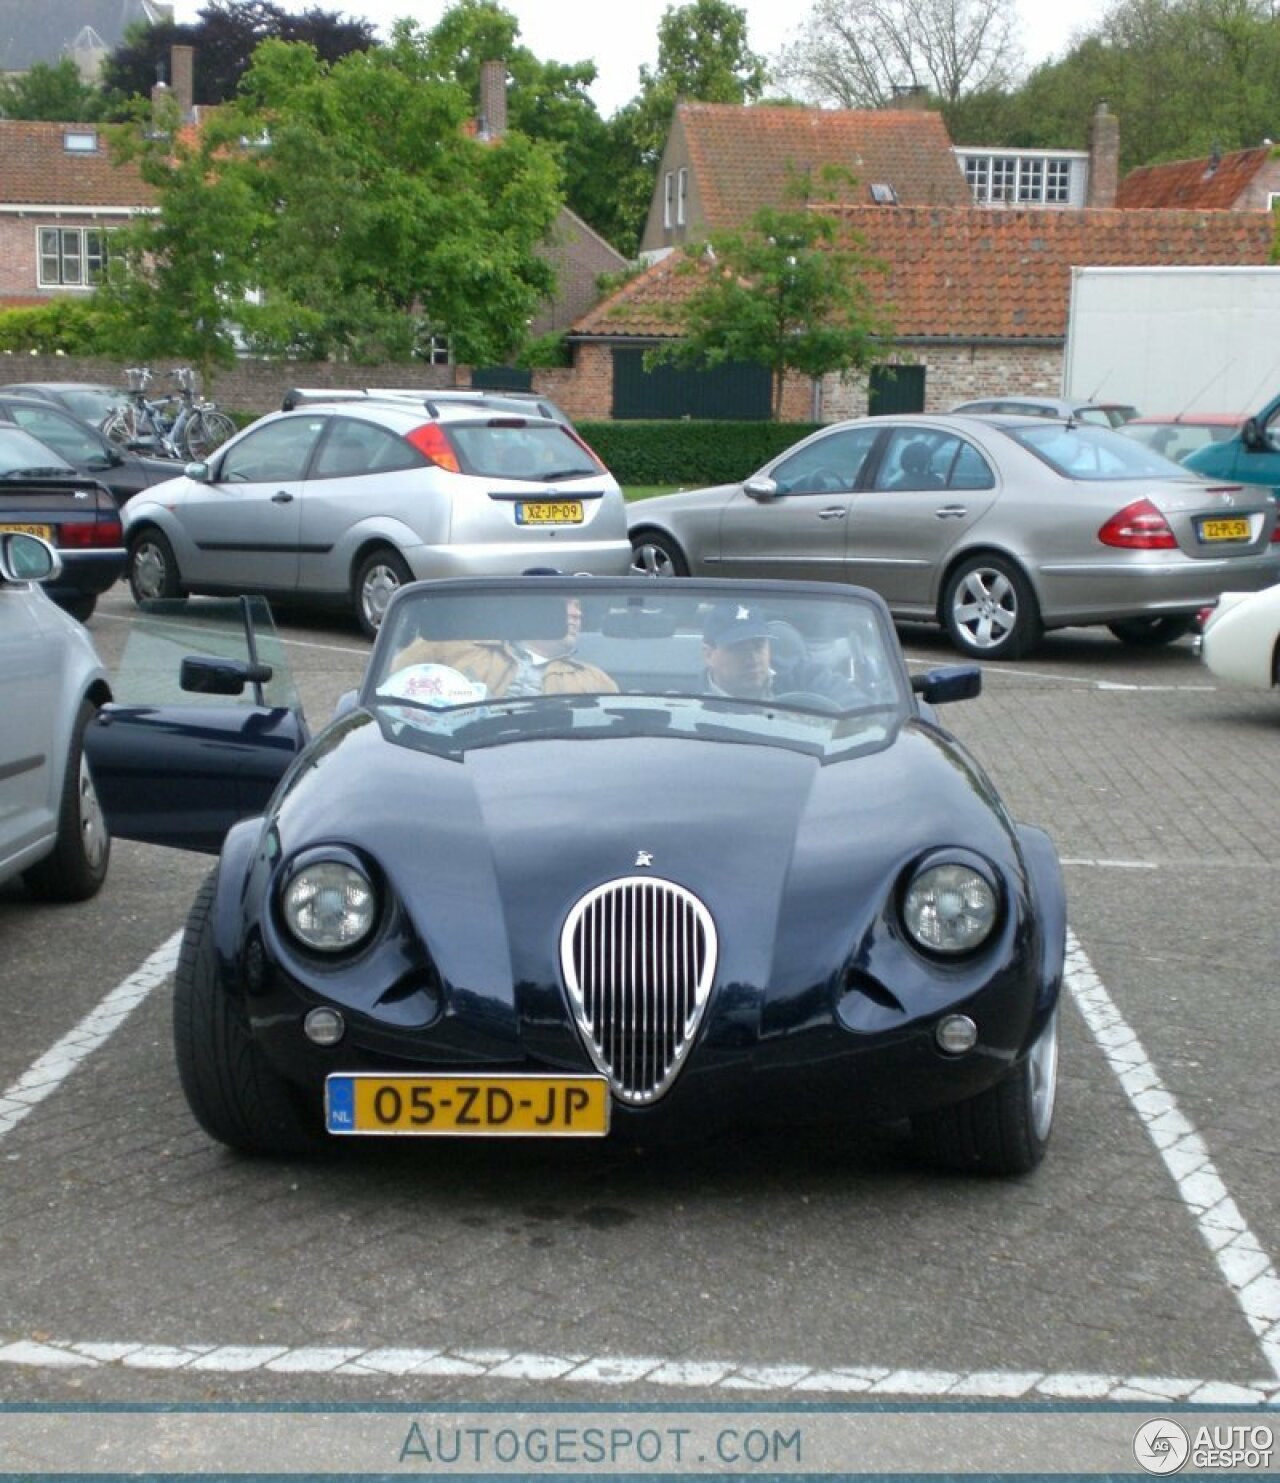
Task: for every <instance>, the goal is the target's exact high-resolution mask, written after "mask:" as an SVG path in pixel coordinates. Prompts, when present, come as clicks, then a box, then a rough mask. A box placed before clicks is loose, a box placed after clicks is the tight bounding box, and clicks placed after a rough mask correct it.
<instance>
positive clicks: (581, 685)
mask: <svg viewBox="0 0 1280 1483" xmlns="http://www.w3.org/2000/svg"><path fill="white" fill-rule="evenodd" d="M581 629H582V604H581V603H580V602H579V601H578V599H577V598H576V597H571V598H569V599H568V600H567V601H566V603H565V631H564V634H563V636H562V637H560V638H553V639H547V638H537V639H533V638H527V639H425V638H418V639H414V640H413V642H412V643H410V644H407V645H406V646H405V647H404V648H403V649H401V650H400V652H399V653H398V654H397V655H396V656H395V658H394V659H393V660H392V663H391V668H392V669H393V670H396V669H404V668H405V667H406V666H407V665H411V664H444V665H448V666H449V667H450V668H452V669H456V670H459V671H460V672H461V673H462V674H464V675H465V676H466V677H467V679H469V680H474V681H477V682H479V683H480V684H482V685H483V686H484V687H485V694H486V695H487V696H491V697H495V698H496V697H507V698H515V697H518V696H522V695H591V694H599V693H602V692H603V693H605V694H610V695H612V694H615V693H616V692H617V689H618V686H617V684H616V682H615V681H614V680H613V679H612V677H611V676H609V675H607V674H606V673H605V672H604V670H602V669H599V668H597V666H596V665H594V664H588V663H587V662H586V661H585V660H583V659H576V658H575V657H574V650H575V649H576V648H577V646H578V634H579V633H580V631H581Z"/></svg>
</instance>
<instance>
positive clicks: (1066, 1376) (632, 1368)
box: [0, 1338, 1280, 1406]
mask: <svg viewBox="0 0 1280 1483" xmlns="http://www.w3.org/2000/svg"><path fill="white" fill-rule="evenodd" d="M0 1365H16V1366H21V1367H24V1368H32V1367H41V1368H46V1369H81V1370H101V1369H109V1368H111V1367H114V1366H120V1367H123V1368H126V1369H133V1370H163V1371H166V1372H168V1373H170V1374H172V1373H175V1372H178V1371H183V1370H189V1371H191V1372H192V1373H195V1374H200V1375H208V1374H223V1375H246V1374H252V1373H254V1372H257V1371H261V1372H263V1373H266V1374H274V1375H279V1374H289V1375H343V1376H347V1377H349V1378H352V1379H370V1378H386V1377H388V1376H392V1377H397V1378H399V1377H404V1376H410V1375H412V1376H417V1377H432V1378H441V1377H450V1378H455V1377H462V1378H465V1379H473V1380H480V1379H486V1380H508V1381H510V1380H526V1381H530V1382H533V1383H538V1382H544V1383H545V1382H548V1381H554V1382H559V1383H562V1384H566V1385H595V1386H610V1387H615V1388H616V1387H622V1386H629V1385H636V1384H639V1383H640V1382H642V1381H643V1382H645V1383H647V1384H649V1385H657V1386H664V1387H666V1388H668V1389H671V1390H694V1391H707V1390H718V1391H728V1392H733V1391H752V1392H756V1393H760V1392H765V1391H769V1392H773V1393H777V1392H779V1391H790V1392H792V1393H794V1394H799V1395H805V1396H813V1395H832V1396H849V1395H864V1396H911V1397H915V1398H917V1399H919V1398H920V1397H929V1398H932V1397H935V1396H945V1397H952V1398H954V1399H966V1400H974V1399H980V1400H1023V1399H1033V1398H1050V1399H1054V1400H1089V1401H1117V1400H1128V1401H1141V1402H1144V1403H1146V1404H1151V1403H1153V1402H1156V1401H1168V1402H1173V1401H1183V1402H1186V1403H1188V1404H1198V1405H1255V1406H1280V1381H1277V1380H1274V1379H1270V1380H1253V1381H1250V1382H1249V1383H1248V1384H1246V1385H1238V1384H1234V1383H1232V1382H1229V1381H1222V1380H1205V1379H1192V1378H1190V1377H1187V1376H1176V1375H1116V1374H1110V1375H1093V1374H1084V1373H1080V1372H1077V1371H1070V1372H1066V1373H1058V1374H1055V1373H1053V1372H1051V1371H1044V1370H1010V1371H1004V1370H971V1371H963V1370H891V1369H888V1368H887V1367H885V1366H883V1365H848V1366H838V1367H836V1368H833V1369H816V1368H813V1367H811V1366H809V1365H744V1364H742V1363H740V1362H739V1361H736V1360H714V1359H706V1360H697V1361H691V1360H680V1361H673V1360H663V1359H656V1358H653V1357H652V1356H647V1357H642V1356H638V1355H636V1356H631V1355H596V1356H594V1357H592V1358H586V1359H584V1358H583V1357H582V1356H581V1355H561V1354H528V1353H521V1352H518V1351H513V1352H511V1353H507V1352H506V1351H504V1350H493V1349H486V1350H483V1351H481V1352H476V1351H472V1350H466V1349H459V1350H448V1349H356V1348H342V1349H334V1348H328V1347H323V1348H322V1347H318V1346H317V1347H311V1346H299V1347H297V1348H292V1349H289V1348H285V1347H283V1346H279V1345H271V1344H258V1345H251V1346H240V1345H236V1346H231V1345H226V1346H216V1347H214V1346H204V1345H195V1344H173V1345H166V1344H145V1345H144V1344H102V1343H95V1344H75V1343H70V1342H67V1341H65V1340H61V1339H49V1338H44V1339H39V1340H35V1339H19V1340H16V1341H15V1342H13V1343H11V1344H3V1345H0Z"/></svg>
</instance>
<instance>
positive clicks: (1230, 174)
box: [1116, 144, 1272, 211]
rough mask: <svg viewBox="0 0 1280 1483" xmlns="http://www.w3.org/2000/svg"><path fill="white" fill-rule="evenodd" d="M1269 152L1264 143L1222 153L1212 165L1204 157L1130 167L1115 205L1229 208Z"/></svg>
mask: <svg viewBox="0 0 1280 1483" xmlns="http://www.w3.org/2000/svg"><path fill="white" fill-rule="evenodd" d="M1271 154H1272V150H1271V146H1270V145H1267V144H1264V145H1261V146H1260V147H1259V148H1257V149H1239V150H1236V151H1235V152H1234V153H1233V154H1224V155H1223V156H1222V158H1221V159H1220V160H1219V162H1218V164H1217V166H1216V168H1213V169H1210V164H1211V161H1210V160H1209V159H1207V158H1206V159H1202V160H1171V161H1170V162H1169V163H1168V164H1164V165H1143V166H1141V167H1140V168H1139V169H1137V170H1131V171H1130V172H1129V173H1128V175H1126V176H1125V178H1124V179H1123V180H1122V181H1121V182H1120V184H1119V186H1118V187H1117V189H1116V205H1117V206H1121V207H1124V208H1126V209H1128V210H1132V209H1133V208H1134V207H1144V206H1163V207H1178V208H1181V209H1184V210H1188V211H1229V210H1230V209H1231V208H1232V207H1233V206H1234V205H1235V203H1236V202H1237V201H1238V200H1239V199H1240V194H1241V192H1242V191H1244V190H1247V189H1248V187H1249V186H1250V185H1251V184H1252V183H1253V178H1254V176H1255V175H1257V173H1258V171H1259V170H1260V169H1261V168H1262V167H1263V165H1265V164H1266V162H1267V161H1268V160H1269V159H1270V158H1271Z"/></svg>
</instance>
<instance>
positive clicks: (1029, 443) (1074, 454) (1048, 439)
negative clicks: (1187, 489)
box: [1004, 422, 1188, 479]
mask: <svg viewBox="0 0 1280 1483" xmlns="http://www.w3.org/2000/svg"><path fill="white" fill-rule="evenodd" d="M1004 432H1005V433H1007V434H1008V436H1009V437H1011V438H1012V439H1013V440H1014V442H1015V443H1021V444H1022V446H1023V447H1024V448H1029V449H1030V450H1031V452H1032V453H1034V454H1035V455H1036V457H1037V458H1040V459H1042V460H1043V461H1044V462H1045V463H1047V464H1048V465H1049V467H1050V468H1051V469H1055V470H1056V471H1057V472H1058V473H1059V474H1062V475H1063V476H1064V477H1066V478H1068V479H1152V478H1156V479H1168V478H1170V477H1171V476H1173V475H1177V476H1178V477H1179V478H1182V479H1185V478H1187V477H1188V476H1187V474H1186V472H1185V471H1184V470H1183V469H1180V468H1179V467H1178V465H1177V464H1176V463H1173V462H1172V461H1171V460H1169V459H1167V458H1162V457H1161V456H1160V454H1158V453H1156V452H1154V451H1153V450H1152V449H1150V448H1148V447H1146V445H1145V444H1143V443H1139V442H1137V441H1136V440H1135V439H1133V438H1126V437H1125V436H1124V435H1123V434H1122V433H1117V432H1114V431H1112V429H1111V428H1103V427H1091V426H1088V425H1087V424H1085V423H1079V422H1077V423H1070V422H1046V423H1044V424H1036V423H1026V424H1025V425H1020V426H1018V427H1014V426H1012V425H1010V426H1007V427H1005V428H1004Z"/></svg>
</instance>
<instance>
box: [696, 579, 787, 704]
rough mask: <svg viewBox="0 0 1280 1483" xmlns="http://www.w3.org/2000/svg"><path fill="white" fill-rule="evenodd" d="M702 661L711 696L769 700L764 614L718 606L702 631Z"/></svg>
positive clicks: (737, 605)
mask: <svg viewBox="0 0 1280 1483" xmlns="http://www.w3.org/2000/svg"><path fill="white" fill-rule="evenodd" d="M702 659H703V663H704V664H705V665H706V668H707V689H708V690H709V691H710V693H711V694H712V695H725V696H730V697H732V698H734V699H737V700H769V699H770V698H772V696H773V680H774V671H773V656H772V653H771V648H770V632H769V625H768V623H767V622H766V621H765V616H764V613H763V612H762V611H761V610H760V609H759V608H758V607H756V606H755V604H754V603H748V602H725V603H718V604H717V605H716V606H715V607H714V608H712V609H711V611H710V613H708V614H707V620H706V623H705V624H704V625H703V629H702Z"/></svg>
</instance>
